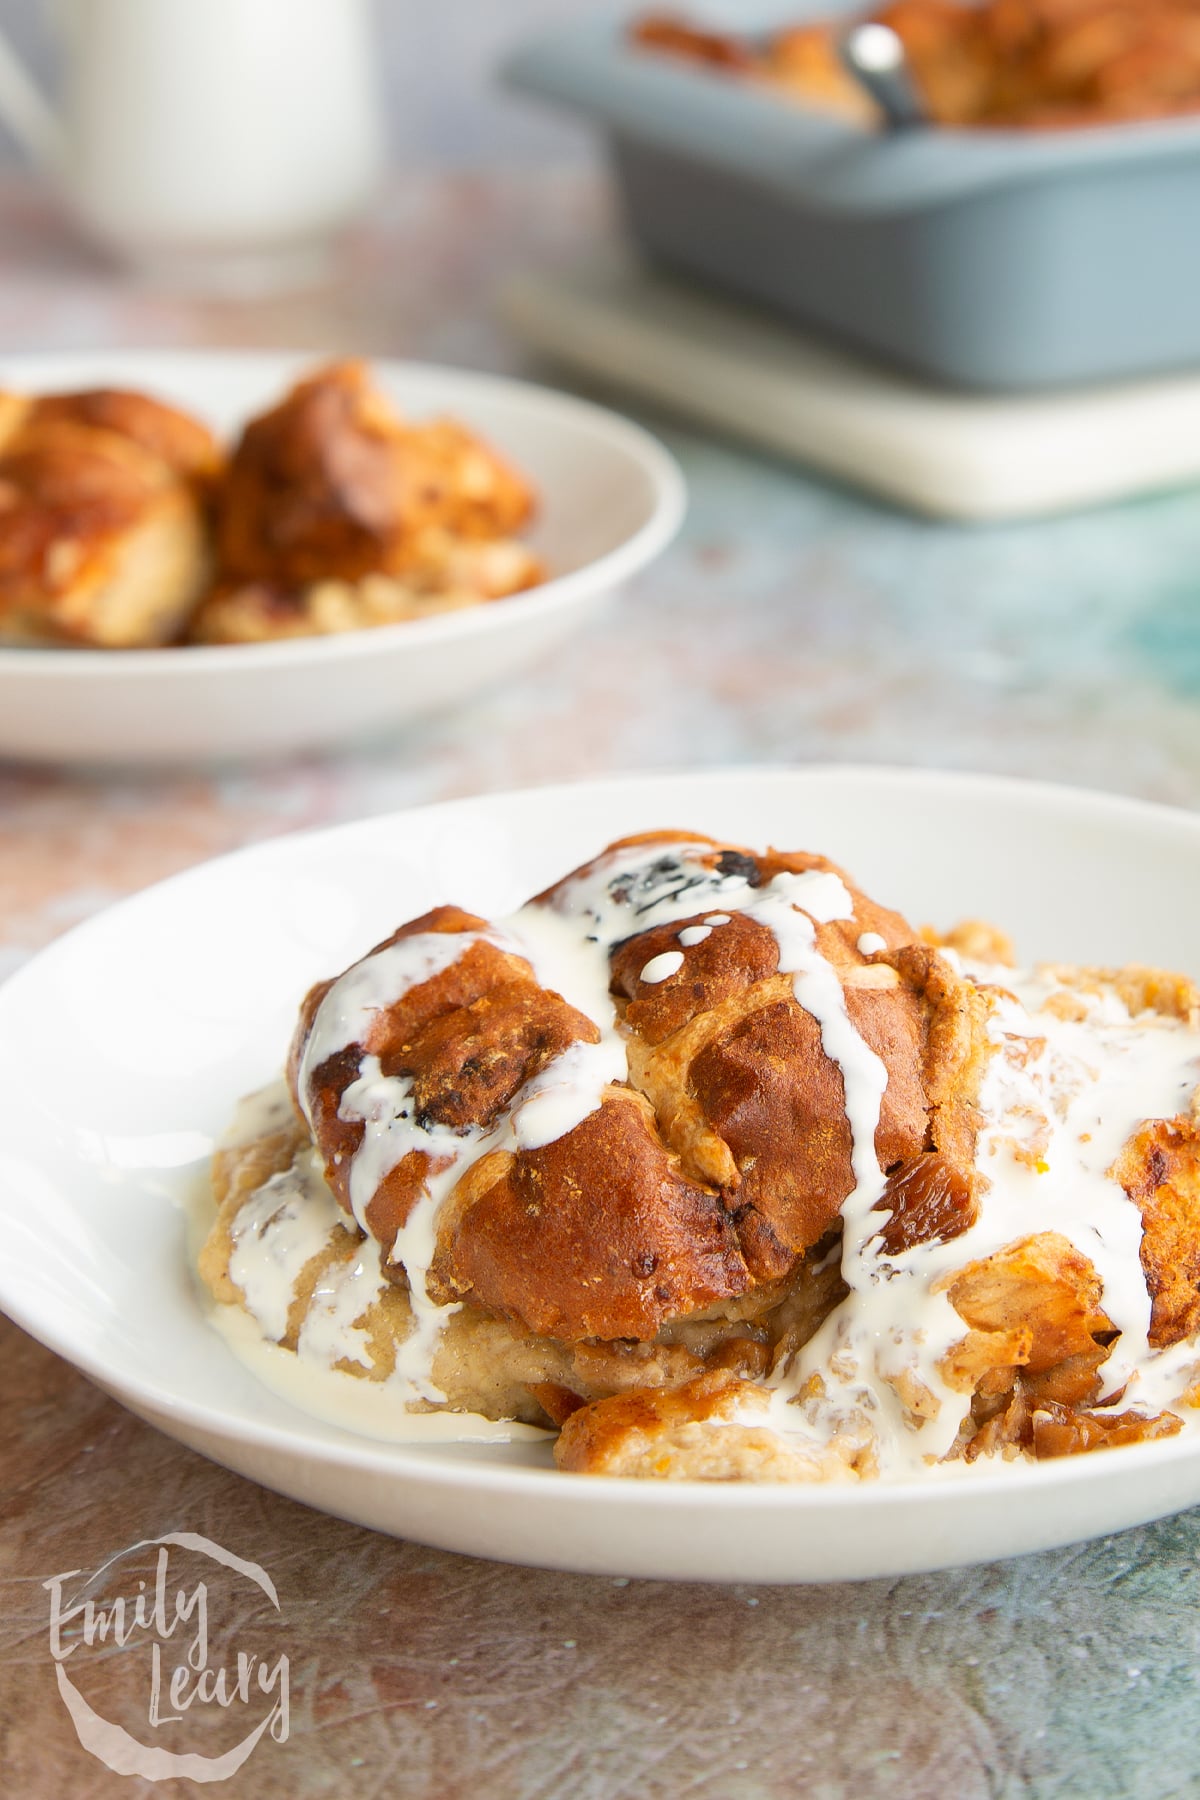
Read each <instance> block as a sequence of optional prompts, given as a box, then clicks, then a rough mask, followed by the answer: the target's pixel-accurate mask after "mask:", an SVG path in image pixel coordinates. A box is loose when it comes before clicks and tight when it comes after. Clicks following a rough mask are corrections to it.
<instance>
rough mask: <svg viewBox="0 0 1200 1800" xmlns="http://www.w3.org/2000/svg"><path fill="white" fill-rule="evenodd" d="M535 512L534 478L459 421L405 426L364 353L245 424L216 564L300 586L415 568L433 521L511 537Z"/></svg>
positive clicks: (483, 536) (251, 577)
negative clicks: (376, 383)
mask: <svg viewBox="0 0 1200 1800" xmlns="http://www.w3.org/2000/svg"><path fill="white" fill-rule="evenodd" d="M532 512H533V495H532V492H531V490H530V489H529V487H528V486H527V485H526V483H525V482H524V481H522V479H521V478H520V476H518V475H517V474H516V472H515V470H513V469H511V468H510V467H509V465H508V464H507V463H506V462H505V461H504V460H503V459H502V458H501V457H499V456H498V455H497V454H496V453H495V452H494V451H493V450H491V449H489V448H488V446H487V445H485V444H484V443H482V442H481V441H480V440H479V439H478V438H476V437H474V436H473V435H472V434H471V433H470V432H468V431H466V430H465V429H464V428H463V427H462V426H460V425H457V424H455V423H454V422H453V421H451V420H433V421H431V422H427V423H424V424H420V425H409V424H407V423H406V422H405V421H404V420H402V419H401V418H400V416H399V414H398V413H397V412H396V411H395V409H394V408H393V407H392V405H391V404H390V402H389V401H388V400H387V399H386V398H385V397H384V396H383V394H381V393H380V392H379V390H378V389H376V388H374V387H373V386H372V385H371V382H370V379H369V376H368V372H367V370H366V368H365V367H364V365H363V364H362V363H358V362H342V363H332V364H330V365H329V366H328V367H326V368H324V369H319V370H318V371H317V372H316V373H315V374H313V375H310V376H308V377H307V378H306V379H305V380H303V381H301V382H299V383H298V384H297V385H296V386H295V387H294V388H293V389H292V391H291V393H289V394H288V395H287V396H286V397H285V398H284V399H283V400H282V401H281V402H280V403H279V405H278V406H275V407H273V408H272V409H271V410H270V411H269V412H266V413H263V414H262V415H260V416H259V417H258V418H256V419H252V420H251V421H250V423H249V424H248V425H247V426H246V427H245V429H244V431H243V433H242V436H241V440H240V442H239V443H238V445H237V447H236V449H235V450H234V452H233V456H232V458H231V460H230V465H229V475H228V479H227V481H226V482H225V484H224V486H223V488H222V491H221V495H220V499H219V504H218V511H217V546H218V556H219V562H220V569H221V574H222V577H223V578H224V579H225V580H227V581H229V582H234V583H253V582H266V583H268V584H274V585H277V586H279V587H282V588H299V589H302V588H304V587H306V586H309V585H311V584H313V583H315V582H323V581H340V582H347V583H353V582H356V581H359V580H361V579H362V578H363V577H364V576H368V575H388V576H393V577H395V578H397V579H399V580H404V579H406V578H409V577H414V579H419V577H420V575H421V573H422V571H423V570H425V571H427V570H428V567H429V564H430V559H431V551H430V535H429V534H431V533H446V534H450V535H451V536H452V537H456V538H462V537H466V538H471V539H479V540H487V539H494V538H507V537H511V536H512V534H513V533H514V532H515V531H518V530H519V529H520V528H521V527H522V526H524V525H525V524H526V523H527V522H528V520H529V518H530V517H531V515H532Z"/></svg>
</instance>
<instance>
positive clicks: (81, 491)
mask: <svg viewBox="0 0 1200 1800" xmlns="http://www.w3.org/2000/svg"><path fill="white" fill-rule="evenodd" d="M0 434H2V435H0V641H4V642H9V643H27V644H38V643H45V644H64V645H67V644H76V645H81V646H82V645H86V646H95V647H102V648H111V649H121V648H136V647H140V646H144V645H155V644H162V643H167V642H169V641H170V640H171V639H173V638H174V637H176V636H177V635H178V633H179V631H180V629H181V627H182V625H183V623H184V620H185V619H186V617H187V616H188V614H189V613H190V611H191V609H192V607H193V606H194V604H195V602H196V600H197V599H198V598H199V596H200V594H201V592H202V591H203V589H204V587H205V586H206V585H207V582H208V580H209V577H210V573H211V559H210V553H209V544H208V522H207V505H208V500H209V496H210V494H211V491H212V486H213V482H214V480H215V478H216V475H217V472H218V469H219V466H220V457H219V452H218V450H217V447H216V444H215V442H214V440H213V438H212V436H211V434H210V433H209V432H208V431H207V430H206V428H205V427H204V426H202V425H201V424H199V422H198V421H196V420H195V419H192V418H189V417H188V416H187V415H186V414H184V413H181V412H179V411H178V410H177V409H176V408H173V407H169V406H165V405H163V404H162V403H161V402H159V401H156V400H152V399H150V398H149V397H148V396H146V395H143V394H135V393H127V392H123V391H119V390H112V389H99V390H95V391H92V392H87V393H80V394H61V395H51V396H47V397H46V398H44V399H40V400H24V399H21V398H19V397H17V396H14V395H4V396H0Z"/></svg>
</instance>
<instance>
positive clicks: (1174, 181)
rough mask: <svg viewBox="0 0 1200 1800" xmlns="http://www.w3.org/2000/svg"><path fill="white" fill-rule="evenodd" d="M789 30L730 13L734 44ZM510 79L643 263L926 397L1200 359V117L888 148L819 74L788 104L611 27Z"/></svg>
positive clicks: (510, 67)
mask: <svg viewBox="0 0 1200 1800" xmlns="http://www.w3.org/2000/svg"><path fill="white" fill-rule="evenodd" d="M914 3H915V0H914ZM1123 4H1124V6H1125V10H1126V11H1129V10H1130V5H1131V0H1123ZM810 10H811V9H810ZM852 10H853V11H854V12H857V11H858V10H859V9H852ZM942 10H943V11H945V12H947V13H949V14H951V15H955V16H957V15H960V14H964V13H965V14H966V15H969V14H970V13H971V12H972V10H973V9H972V8H970V7H966V8H965V9H964V8H962V7H959V6H958V5H955V4H951V5H949V6H947V7H945V8H943V9H942ZM723 16H724V18H725V19H726V20H728V18H729V17H730V16H731V15H730V11H729V10H725V11H724V13H723ZM779 17H780V8H779V7H778V6H777V5H770V4H769V3H768V0H762V4H761V5H753V6H747V7H742V8H739V9H738V11H737V14H736V18H737V34H736V37H735V39H734V41H735V42H745V41H750V42H751V43H753V42H755V41H756V40H758V39H761V38H763V37H764V36H765V35H766V34H767V33H768V32H769V31H771V30H773V29H775V28H777V26H778V23H779ZM506 67H507V76H508V79H509V81H510V82H512V83H513V84H514V85H515V86H517V87H518V88H520V89H521V90H523V91H525V92H528V93H531V94H536V95H538V96H539V97H541V98H543V99H551V100H554V101H556V102H558V103H560V104H565V105H566V106H568V107H570V108H571V109H572V110H574V111H575V112H578V113H580V114H582V115H583V116H584V117H586V118H588V119H590V120H591V121H592V122H593V123H594V124H596V125H598V126H599V127H600V128H601V129H602V130H603V132H604V133H605V135H606V138H607V141H608V146H609V150H610V154H611V158H612V163H613V167H614V170H615V173H616V177H617V181H618V185H619V189H620V193H621V197H622V204H623V209H624V214H625V219H626V222H627V225H628V227H629V230H630V231H631V233H632V235H633V238H634V241H635V243H636V244H637V245H638V247H639V248H640V249H641V250H642V251H644V252H645V253H646V254H647V255H648V256H649V257H650V258H651V259H652V260H653V261H655V262H656V263H659V264H661V265H663V266H664V267H666V268H669V269H672V270H675V271H679V272H683V273H685V274H687V275H689V276H692V277H697V278H699V279H701V280H702V281H704V282H706V283H709V284H712V285H714V286H716V287H719V288H721V289H724V290H726V291H727V292H730V293H735V294H740V295H742V296H744V297H747V298H750V299H753V300H756V301H759V302H765V303H766V304H768V305H769V306H771V307H772V308H774V309H777V310H779V311H780V312H782V313H784V314H785V315H786V316H787V317H788V318H790V319H791V320H792V321H794V322H796V323H798V324H800V325H801V326H802V327H805V328H810V329H816V330H819V331H820V332H822V333H825V334H828V335H829V336H830V337H832V338H833V339H835V340H837V341H838V342H839V343H841V344H843V345H845V346H849V347H851V348H854V349H858V350H861V351H865V352H867V353H869V354H870V355H871V356H873V357H878V358H880V359H882V360H883V361H885V362H888V363H891V364H894V365H896V366H898V367H900V368H903V369H906V370H908V371H910V372H912V373H914V374H916V375H917V376H918V377H919V378H921V379H923V380H925V381H932V382H935V383H941V384H948V385H950V386H954V387H964V388H973V389H985V390H993V391H996V390H1006V391H1008V390H1013V389H1031V388H1055V387H1063V386H1068V385H1081V384H1086V383H1096V382H1110V381H1116V380H1119V379H1126V378H1131V377H1134V376H1139V375H1146V374H1150V373H1155V372H1163V371H1170V370H1177V369H1182V368H1187V367H1189V366H1194V365H1195V364H1196V363H1198V362H1200V313H1198V312H1197V309H1196V307H1195V306H1194V305H1193V302H1192V296H1193V294H1194V293H1195V292H1196V290H1197V287H1200V239H1198V238H1197V236H1196V234H1195V233H1194V232H1189V231H1188V230H1187V229H1186V228H1184V226H1183V224H1182V222H1183V221H1184V220H1186V219H1187V218H1189V217H1190V216H1191V215H1192V214H1193V213H1194V211H1195V208H1196V205H1197V203H1198V201H1200V119H1198V118H1194V117H1186V116H1183V117H1178V118H1166V119H1162V118H1157V119H1151V120H1149V121H1147V122H1135V123H1125V122H1122V123H1111V122H1109V121H1111V118H1112V114H1111V112H1109V113H1107V114H1102V115H1100V116H1102V117H1104V118H1105V120H1106V122H1105V123H1103V124H1098V125H1095V126H1093V127H1091V128H1089V129H1087V130H1062V129H1029V128H1028V125H1027V124H1023V125H1022V126H1021V127H1020V128H1018V129H1012V130H1004V129H986V130H980V129H976V128H970V129H963V128H961V127H960V126H956V127H950V126H943V125H936V126H931V127H930V128H928V129H920V128H918V129H914V130H910V131H906V132H903V133H887V132H883V131H880V130H879V129H877V127H876V124H875V123H874V122H872V121H871V119H870V117H869V116H867V115H864V112H863V108H862V107H861V106H859V107H858V108H857V116H856V111H855V110H854V109H849V110H847V109H844V108H841V109H840V108H839V107H838V106H837V105H836V104H835V105H831V104H830V103H829V97H828V94H827V93H825V92H824V91H822V90H821V87H820V84H819V83H818V82H817V81H816V78H815V76H814V77H813V78H812V79H811V81H809V82H808V84H807V85H805V83H804V82H800V84H799V86H798V87H797V86H790V87H787V88H786V92H785V91H784V89H783V87H781V84H780V83H779V82H778V81H775V82H767V81H764V80H760V79H756V78H745V77H742V76H739V75H738V72H737V70H736V68H735V70H734V73H733V75H731V74H730V72H729V69H728V66H727V65H726V64H722V63H720V62H717V63H714V61H713V60H712V58H711V56H709V57H704V58H698V57H693V56H689V55H687V54H682V55H681V54H679V53H678V51H677V50H676V51H673V52H672V53H671V54H663V53H662V52H661V50H660V49H659V48H658V47H656V46H647V45H645V44H643V43H639V42H638V41H637V40H636V39H635V38H634V37H633V36H632V35H631V33H630V31H629V30H628V27H627V25H626V23H625V22H624V21H623V20H618V21H614V20H612V19H611V18H608V19H598V18H596V17H588V18H581V19H578V20H575V21H573V22H571V23H569V24H566V25H562V26H560V27H558V28H557V29H555V30H553V31H549V32H545V33H542V34H540V35H538V36H536V37H533V38H531V39H530V40H529V42H528V43H527V44H526V45H525V46H524V47H523V48H521V49H519V50H518V51H517V52H516V53H515V54H513V55H512V56H511V57H510V58H509V60H508V62H507V65H506ZM841 82H842V89H843V91H844V90H845V88H846V86H847V82H846V78H845V77H844V76H843V77H841ZM781 96H782V97H781ZM1034 116H1035V118H1036V116H1037V115H1036V114H1035V115H1034ZM1030 122H1032V121H1030Z"/></svg>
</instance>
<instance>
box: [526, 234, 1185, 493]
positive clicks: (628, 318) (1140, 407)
mask: <svg viewBox="0 0 1200 1800" xmlns="http://www.w3.org/2000/svg"><path fill="white" fill-rule="evenodd" d="M501 306H502V310H503V313H504V316H505V318H506V319H507V322H508V324H509V325H510V326H511V327H512V328H513V329H514V330H515V331H516V332H517V333H518V335H519V336H521V337H522V338H523V339H524V340H525V341H526V342H527V343H528V344H530V345H532V346H533V347H534V348H535V349H537V350H539V351H541V352H543V353H545V354H547V355H549V356H552V357H554V358H555V359H556V360H558V361H561V362H563V363H566V364H569V365H571V366H573V367H575V368H577V369H580V370H583V371H586V372H587V373H588V374H589V375H592V376H597V377H600V378H601V379H602V380H604V381H605V382H612V383H614V384H616V385H618V386H620V387H623V388H626V389H628V390H629V391H631V392H633V393H636V394H640V395H642V396H644V397H648V398H650V399H653V400H656V401H659V402H661V403H664V404H666V405H667V406H669V407H671V408H672V409H673V410H675V411H677V412H679V413H681V414H685V415H686V416H688V417H690V418H693V419H696V420H699V421H701V422H702V423H704V424H706V425H712V426H716V427H718V428H720V429H721V430H724V431H729V432H732V433H734V434H736V435H737V436H739V437H741V438H744V439H747V440H749V441H750V442H752V443H755V444H758V445H761V446H763V447H764V448H766V449H769V450H772V451H776V452H781V453H782V454H783V455H785V456H789V457H793V458H795V460H796V461H798V462H802V463H806V464H808V465H809V466H811V467H813V468H815V469H820V470H823V471H825V472H826V473H828V474H831V475H835V476H838V477H839V478H841V479H842V480H845V481H849V482H852V483H853V484H854V485H856V486H858V487H862V488H866V489H868V490H869V491H870V492H872V493H876V494H882V495H883V496H884V497H885V498H886V499H888V500H892V501H896V502H899V503H900V504H901V505H903V506H907V507H910V508H913V509H914V510H916V511H917V512H922V513H929V514H932V515H933V516H934V517H937V518H948V519H978V520H986V519H1016V518H1027V517H1030V516H1033V515H1036V514H1039V513H1041V514H1045V513H1056V512H1066V511H1070V510H1072V509H1074V508H1078V507H1084V506H1093V505H1096V504H1098V503H1099V502H1102V501H1106V500H1115V499H1120V498H1123V497H1125V496H1128V495H1132V494H1139V493H1145V492H1147V491H1149V490H1151V489H1154V488H1162V487H1175V486H1179V485H1181V484H1184V483H1188V482H1193V481H1200V372H1197V373H1196V374H1194V375H1193V374H1183V375H1174V376H1171V377H1169V378H1160V379H1156V380H1153V381H1137V382H1123V383H1119V384H1113V385H1111V386H1106V387H1098V388H1087V389H1076V390H1071V391H1070V392H1061V393H1055V394H1050V395H1047V394H1038V395H1022V396H1015V397H1010V396H996V397H993V396H981V395H975V394H961V393H952V392H947V391H944V390H939V389H937V388H933V387H926V386H923V385H922V384H921V383H920V382H919V381H917V380H916V379H913V378H909V377H906V376H904V375H902V374H897V373H893V372H892V371H890V370H888V369H885V368H883V367H881V366H877V365H875V364H874V363H871V362H868V361H867V360H866V359H863V358H859V357H856V356H853V355H851V354H848V353H846V352H844V351H841V350H836V349H833V348H832V347H830V346H828V345H826V344H824V343H822V342H821V341H820V340H819V339H817V338H808V337H805V336H803V335H802V334H801V333H800V332H799V331H798V330H796V329H795V328H793V327H792V326H790V325H788V324H785V323H782V322H779V321H776V320H774V319H773V318H772V317H771V316H770V315H769V314H767V313H760V312H757V311H753V310H751V309H750V308H749V307H744V306H739V305H738V304H737V303H736V302H733V301H727V300H724V299H719V298H715V297H713V296H712V295H710V294H709V293H707V292H705V291H703V290H702V289H699V288H693V287H691V286H688V285H685V284H684V283H682V282H676V281H673V280H670V279H668V278H666V277H664V276H662V275H659V274H657V273H655V272H651V271H650V270H648V269H647V268H645V267H643V266H642V265H640V264H639V263H637V262H636V261H635V260H634V259H633V258H631V257H627V256H624V255H615V254H610V255H606V256H604V257H603V258H598V259H597V260H596V261H594V262H592V263H590V264H585V265H583V266H577V267H575V268H573V269H569V270H567V271H565V272H564V271H555V272H540V273H529V274H525V275H521V276H518V277H516V278H515V279H514V280H512V281H511V282H510V283H509V284H508V286H507V287H506V289H505V290H504V292H503V294H502V296H501Z"/></svg>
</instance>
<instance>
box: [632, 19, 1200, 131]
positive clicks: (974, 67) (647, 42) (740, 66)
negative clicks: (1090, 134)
mask: <svg viewBox="0 0 1200 1800" xmlns="http://www.w3.org/2000/svg"><path fill="white" fill-rule="evenodd" d="M857 16H858V17H859V18H860V19H861V20H863V21H865V20H868V19H870V20H874V21H877V22H878V23H880V24H883V25H886V26H888V27H890V29H891V30H893V31H894V32H896V33H897V35H898V36H899V37H900V39H901V41H902V43H903V45H904V49H905V54H906V56H907V59H908V64H909V67H910V69H911V72H912V77H913V81H914V84H915V86H916V88H917V91H918V93H919V94H920V97H921V100H922V102H923V104H924V106H925V108H926V110H927V111H928V114H929V117H930V119H931V120H932V122H934V123H935V124H938V125H943V126H949V127H952V128H955V129H977V128H984V129H1000V130H1009V129H1013V128H1016V129H1021V130H1024V129H1041V130H1046V129H1051V130H1056V129H1063V128H1072V127H1086V126H1091V125H1111V124H1118V123H1122V122H1126V121H1130V120H1138V119H1158V118H1168V117H1173V116H1177V115H1182V114H1188V113H1194V112H1197V111H1200V4H1197V0H890V3H889V4H887V5H883V6H877V7H872V8H869V9H865V10H863V11H862V12H861V13H859V14H858V15H857ZM853 17H854V15H849V16H848V15H846V14H845V13H843V14H842V15H841V16H840V17H833V18H826V19H819V20H815V21H814V20H805V21H800V22H797V23H796V24H793V25H783V26H780V27H778V28H776V29H774V30H770V31H766V32H761V33H753V34H751V33H737V32H730V31H721V30H717V29H713V28H711V27H710V26H708V25H706V24H705V23H704V22H703V21H702V20H701V19H698V18H691V17H689V16H687V15H686V14H679V13H675V12H673V11H672V12H664V13H648V14H646V15H644V16H643V17H641V18H639V19H637V20H636V21H635V22H634V24H633V26H632V28H631V30H632V36H633V39H634V41H635V43H637V44H640V45H641V46H643V47H644V48H645V49H647V50H651V51H656V52H660V53H665V54H667V55H670V56H676V57H683V58H685V59H686V60H688V61H691V62H694V63H698V64H702V65H704V66H706V67H708V68H710V69H713V70H716V71H719V72H720V73H722V74H725V75H730V76H733V77H740V78H743V79H746V80H749V81H752V82H758V83H761V84H762V85H763V86H764V87H765V88H766V89H768V90H770V91H773V92H774V93H776V94H778V95H780V96H786V97H789V98H792V99H795V100H798V101H800V102H802V103H804V104H806V105H815V106H822V107H829V108H831V109H833V110H835V111H837V112H841V113H845V114H847V115H849V116H854V117H859V118H862V119H863V120H864V121H868V122H872V123H877V122H880V121H879V120H878V117H877V115H876V111H875V107H874V104H873V102H872V101H871V100H870V99H868V97H867V96H866V93H865V91H864V90H863V88H862V87H861V86H860V85H859V83H858V82H857V81H856V80H854V78H853V77H852V76H851V75H850V74H849V73H848V72H847V71H846V69H845V67H844V66H843V64H842V61H841V57H840V53H839V42H840V39H841V36H842V34H843V33H844V32H845V30H846V27H847V25H848V24H850V23H851V22H852V20H853Z"/></svg>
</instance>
